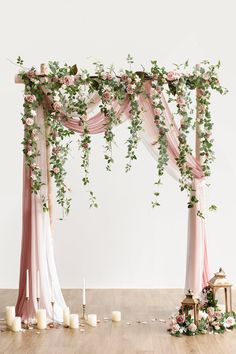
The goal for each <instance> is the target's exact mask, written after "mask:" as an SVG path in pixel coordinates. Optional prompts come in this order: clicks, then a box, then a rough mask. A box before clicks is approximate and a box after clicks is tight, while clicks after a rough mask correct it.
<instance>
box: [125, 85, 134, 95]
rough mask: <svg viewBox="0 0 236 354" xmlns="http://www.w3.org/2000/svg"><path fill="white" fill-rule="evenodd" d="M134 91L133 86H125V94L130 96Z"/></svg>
mask: <svg viewBox="0 0 236 354" xmlns="http://www.w3.org/2000/svg"><path fill="white" fill-rule="evenodd" d="M135 89H136V85H135V84H129V85H128V86H127V89H126V91H127V93H128V94H129V95H132V94H133V93H134V92H135Z"/></svg>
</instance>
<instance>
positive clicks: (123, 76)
mask: <svg viewBox="0 0 236 354" xmlns="http://www.w3.org/2000/svg"><path fill="white" fill-rule="evenodd" d="M128 78H129V77H128V75H127V74H123V75H121V80H122V81H127V80H128Z"/></svg>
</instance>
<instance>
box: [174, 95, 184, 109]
mask: <svg viewBox="0 0 236 354" xmlns="http://www.w3.org/2000/svg"><path fill="white" fill-rule="evenodd" d="M176 103H177V104H178V105H179V106H181V107H182V106H184V105H185V99H184V98H183V96H178V97H177V99H176Z"/></svg>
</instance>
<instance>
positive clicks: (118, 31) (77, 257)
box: [0, 0, 236, 288]
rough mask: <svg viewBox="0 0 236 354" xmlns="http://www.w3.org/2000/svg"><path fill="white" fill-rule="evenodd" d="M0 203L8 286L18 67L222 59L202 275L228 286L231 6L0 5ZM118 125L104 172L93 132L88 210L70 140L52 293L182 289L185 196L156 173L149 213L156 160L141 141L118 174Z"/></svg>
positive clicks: (17, 148)
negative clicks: (223, 276) (156, 193)
mask: <svg viewBox="0 0 236 354" xmlns="http://www.w3.org/2000/svg"><path fill="white" fill-rule="evenodd" d="M0 6H1V9H0V10H1V14H2V16H1V22H0V33H1V42H0V45H1V55H0V67H1V74H0V97H1V130H0V134H1V136H0V144H1V145H0V154H1V173H0V186H1V199H0V200H1V202H0V288H7V287H13V288H15V287H17V286H18V274H19V256H20V242H21V183H22V178H21V174H22V154H21V140H22V134H23V129H22V125H21V122H20V112H21V111H22V90H23V87H22V86H20V85H15V84H14V75H15V73H16V72H17V70H18V68H17V67H16V66H14V65H12V64H11V63H10V62H9V61H8V58H9V59H11V60H13V61H14V60H15V59H16V57H17V56H18V55H21V56H22V57H23V58H24V59H25V65H26V66H31V65H35V66H38V65H39V64H40V63H41V62H47V61H48V60H52V59H56V60H59V61H60V62H61V63H64V62H68V63H69V64H74V63H77V64H78V66H82V67H87V68H90V67H91V62H92V61H93V60H94V59H99V60H101V61H102V62H104V63H106V64H111V63H114V64H115V65H116V67H118V68H121V67H124V66H125V65H126V62H125V58H126V56H127V54H128V53H131V54H132V55H133V56H134V57H135V62H136V67H137V69H139V68H140V64H143V65H144V66H145V67H147V68H148V65H149V62H150V60H152V59H153V58H156V59H157V60H158V61H159V63H160V64H162V65H165V66H167V67H171V63H173V62H175V63H181V62H183V61H185V60H186V59H188V58H189V59H190V61H191V63H192V64H195V63H198V62H199V61H201V60H203V59H209V60H211V61H212V62H216V61H217V60H218V59H221V61H222V69H221V79H222V80H221V81H222V82H223V84H224V85H225V86H226V87H228V89H229V90H230V93H229V94H228V95H227V96H225V97H221V96H219V95H214V96H213V99H212V112H213V116H214V121H215V128H214V136H215V151H216V157H217V159H216V161H215V163H214V166H213V175H212V178H211V182H212V186H211V189H210V191H209V201H210V202H212V201H213V202H214V203H216V204H217V205H218V207H219V209H218V211H217V213H216V214H213V215H212V214H211V215H209V227H208V246H209V258H210V265H211V268H212V270H213V271H215V270H217V268H218V267H219V266H221V265H222V266H223V267H224V268H225V270H226V271H227V272H228V274H229V275H230V277H231V278H232V280H233V281H235V280H236V267H235V237H236V234H235V211H236V206H235V200H236V191H235V188H234V185H235V184H234V183H235V177H236V169H235V158H234V155H235V131H236V123H235V122H236V117H235V94H236V90H235V63H236V54H235V53H236V51H235V29H236V28H235V5H234V1H233V0H232V1H229V0H226V1H223V2H220V1H218V2H216V1H208V2H207V1H203V0H198V1H197V2H196V1H194V2H193V1H189V0H188V1H187V0H178V1H157V0H155V1H150V0H146V1H145V2H138V1H129V2H128V1H127V0H126V1H125V0H120V1H116V2H115V1H111V0H110V1H109V0H100V1H97V2H95V1H94V2H92V1H87V2H85V1H75V0H73V1H72V0H67V1H62V0H57V1H55V0H53V1H46V0H41V1H40V2H36V1H32V0H31V1H29V0H22V1H12V0H11V1H7V2H1V5H0ZM126 128H127V126H126V125H123V126H121V127H119V128H118V129H117V138H116V140H117V147H116V148H115V161H116V162H115V165H114V168H113V172H112V173H110V174H109V173H107V172H105V168H104V166H105V164H104V161H103V155H102V144H103V139H102V137H101V136H96V137H94V139H93V140H94V149H93V154H92V161H91V179H92V184H93V187H94V190H95V191H96V194H97V198H98V201H99V205H100V207H99V209H97V210H90V209H89V208H88V200H87V195H86V193H85V191H84V188H83V186H82V184H81V181H80V180H81V173H82V171H81V169H80V161H79V159H78V157H77V155H78V153H77V147H76V144H75V148H74V151H73V152H72V159H71V161H70V162H69V164H68V170H69V177H68V180H69V183H70V184H71V186H72V188H73V200H74V202H73V208H72V212H71V214H70V216H69V217H68V218H67V219H65V220H64V221H63V222H60V221H59V220H58V217H59V216H60V210H56V221H55V253H56V261H57V266H58V271H59V276H60V279H61V285H62V287H80V286H81V278H82V277H83V276H85V277H86V279H87V283H88V286H90V287H139V288H142V287H183V285H184V278H185V257H186V228H187V210H186V196H185V194H184V193H181V192H180V191H179V189H178V186H177V184H176V182H175V181H173V180H172V179H171V178H170V177H168V176H166V177H165V178H164V182H165V183H164V186H163V188H162V195H161V201H162V205H161V208H160V209H155V210H153V209H152V208H151V206H150V203H151V199H152V192H153V182H154V180H155V162H154V160H153V159H152V157H151V156H149V154H148V152H147V151H146V150H145V148H144V147H143V146H141V145H140V148H139V153H138V156H139V159H138V161H137V163H136V164H135V165H134V167H133V170H132V172H131V173H130V174H129V175H126V174H125V173H124V165H125V159H124V155H125V152H126V150H125V146H124V141H125V138H126V136H127V129H126Z"/></svg>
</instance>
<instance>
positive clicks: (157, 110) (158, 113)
mask: <svg viewBox="0 0 236 354" xmlns="http://www.w3.org/2000/svg"><path fill="white" fill-rule="evenodd" d="M154 114H155V116H160V115H161V109H160V108H154Z"/></svg>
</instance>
